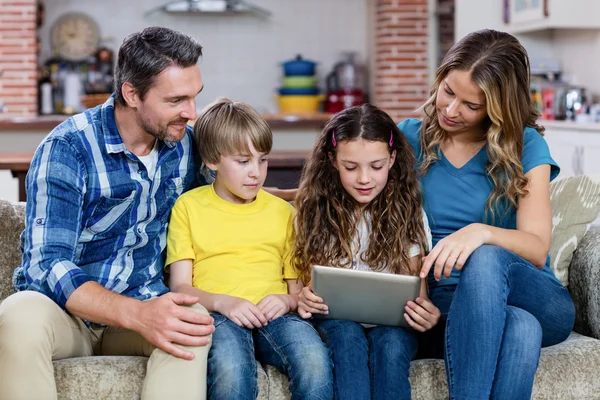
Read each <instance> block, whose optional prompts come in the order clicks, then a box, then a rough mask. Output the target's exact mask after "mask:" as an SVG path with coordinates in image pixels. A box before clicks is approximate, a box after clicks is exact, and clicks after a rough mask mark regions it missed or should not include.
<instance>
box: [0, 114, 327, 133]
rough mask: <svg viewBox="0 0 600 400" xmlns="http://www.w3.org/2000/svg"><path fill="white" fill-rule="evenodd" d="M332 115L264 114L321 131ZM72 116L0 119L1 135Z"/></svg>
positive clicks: (271, 120) (278, 122)
mask: <svg viewBox="0 0 600 400" xmlns="http://www.w3.org/2000/svg"><path fill="white" fill-rule="evenodd" d="M331 115H332V114H327V113H312V114H297V115H296V114H263V117H264V118H265V120H266V121H267V123H268V124H269V126H271V129H286V128H290V129H291V128H314V129H321V128H322V127H323V126H325V123H326V122H327V121H328V120H329V118H331ZM69 117H70V115H47V116H34V117H13V118H6V119H0V134H1V133H3V132H21V131H33V130H39V131H44V130H46V131H48V132H50V131H51V130H52V129H54V128H55V127H56V126H57V125H58V124H60V123H61V122H63V121H64V120H66V119H67V118H69Z"/></svg>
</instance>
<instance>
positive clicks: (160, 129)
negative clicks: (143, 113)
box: [141, 119, 187, 143]
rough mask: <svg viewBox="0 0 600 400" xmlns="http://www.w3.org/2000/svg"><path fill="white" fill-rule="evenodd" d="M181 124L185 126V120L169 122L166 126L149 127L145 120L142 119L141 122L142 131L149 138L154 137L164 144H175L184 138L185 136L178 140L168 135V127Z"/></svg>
mask: <svg viewBox="0 0 600 400" xmlns="http://www.w3.org/2000/svg"><path fill="white" fill-rule="evenodd" d="M181 123H183V124H186V123H187V119H178V120H174V121H171V122H169V123H168V124H167V125H166V126H161V125H150V124H149V123H148V122H147V121H146V120H144V119H142V120H141V125H142V129H144V131H146V133H148V134H149V135H151V136H154V137H155V138H156V139H158V140H162V141H164V142H170V143H177V142H179V141H180V140H181V139H183V137H184V136H185V135H182V136H181V137H180V138H179V137H177V138H175V137H173V136H172V135H169V125H171V124H181Z"/></svg>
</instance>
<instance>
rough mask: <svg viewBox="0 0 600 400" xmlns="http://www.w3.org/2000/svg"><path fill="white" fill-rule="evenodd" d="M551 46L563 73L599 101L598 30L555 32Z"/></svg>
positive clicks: (599, 42)
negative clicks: (586, 89)
mask: <svg viewBox="0 0 600 400" xmlns="http://www.w3.org/2000/svg"><path fill="white" fill-rule="evenodd" d="M553 44H554V48H555V52H556V57H557V58H558V59H559V60H561V63H562V66H563V70H564V73H565V74H566V75H568V76H569V77H570V78H572V79H573V80H574V82H573V83H574V84H577V85H582V86H585V87H586V88H588V89H589V90H590V91H591V93H592V94H594V95H595V97H596V100H595V101H596V102H598V101H600V98H599V96H600V74H599V73H598V65H600V30H592V29H589V30H588V29H581V30H555V31H554V34H553Z"/></svg>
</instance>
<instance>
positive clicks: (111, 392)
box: [53, 356, 289, 400]
mask: <svg viewBox="0 0 600 400" xmlns="http://www.w3.org/2000/svg"><path fill="white" fill-rule="evenodd" d="M147 363H148V358H146V357H133V356H93V357H77V358H67V359H64V360H58V361H54V362H53V365H54V377H55V379H56V388H57V390H58V398H59V400H60V399H70V400H80V399H81V400H87V399H119V400H121V399H123V400H127V399H136V400H137V399H139V398H140V394H141V392H142V384H143V382H144V376H145V375H146V364H147ZM273 370H274V369H273ZM274 371H275V373H277V374H279V373H278V372H277V371H276V370H274ZM277 382H285V383H286V384H285V386H284V388H285V390H286V391H287V378H285V377H283V376H282V375H280V378H279V381H277ZM277 382H276V384H277ZM284 388H279V389H278V390H277V389H275V390H271V388H270V387H269V382H268V378H267V374H266V373H265V371H264V369H263V368H262V367H261V366H260V364H259V365H258V398H259V399H283V398H286V397H284V396H286V395H285V392H284V391H283V389H284ZM287 398H289V394H288V395H287Z"/></svg>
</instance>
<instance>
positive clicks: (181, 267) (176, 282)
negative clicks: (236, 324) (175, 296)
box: [169, 259, 224, 312]
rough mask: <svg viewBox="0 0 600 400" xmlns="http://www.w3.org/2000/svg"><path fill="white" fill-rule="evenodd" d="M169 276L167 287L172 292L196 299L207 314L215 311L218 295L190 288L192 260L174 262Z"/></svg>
mask: <svg viewBox="0 0 600 400" xmlns="http://www.w3.org/2000/svg"><path fill="white" fill-rule="evenodd" d="M170 269H171V276H170V278H169V287H170V288H171V291H172V292H176V293H186V294H189V295H192V296H194V297H197V298H198V303H200V304H202V305H203V306H204V307H206V309H207V310H208V311H209V312H212V311H217V312H219V311H218V310H217V308H218V307H217V304H218V302H219V297H221V296H224V295H220V294H213V293H209V292H205V291H204V290H200V289H198V288H195V287H193V286H192V260H189V259H188V260H179V261H175V262H173V263H172V264H171V266H170Z"/></svg>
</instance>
